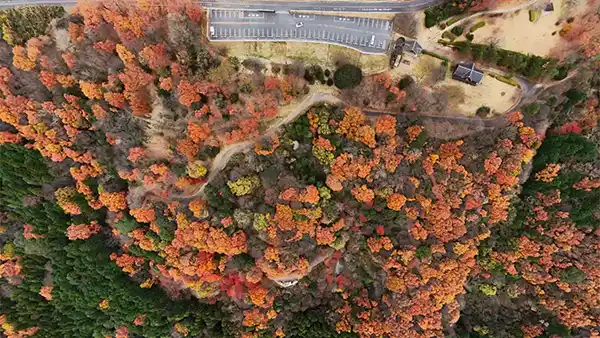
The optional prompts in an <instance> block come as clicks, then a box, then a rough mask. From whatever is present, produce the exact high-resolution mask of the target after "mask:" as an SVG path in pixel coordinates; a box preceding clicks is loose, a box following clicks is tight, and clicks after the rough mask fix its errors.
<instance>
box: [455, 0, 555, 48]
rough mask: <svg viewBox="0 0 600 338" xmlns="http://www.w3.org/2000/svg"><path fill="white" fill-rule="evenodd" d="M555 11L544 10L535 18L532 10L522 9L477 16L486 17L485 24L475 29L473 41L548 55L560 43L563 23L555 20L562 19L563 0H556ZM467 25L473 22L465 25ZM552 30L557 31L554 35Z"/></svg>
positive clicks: (540, 3) (475, 20)
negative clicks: (532, 18)
mask: <svg viewBox="0 0 600 338" xmlns="http://www.w3.org/2000/svg"><path fill="white" fill-rule="evenodd" d="M545 3H546V2H541V1H540V2H538V4H539V5H534V6H533V7H532V8H539V7H541V6H543V4H545ZM553 3H554V6H555V11H553V12H549V13H543V12H542V14H541V15H540V17H539V18H538V20H537V21H536V22H530V21H529V10H527V9H522V10H520V11H518V12H515V13H510V14H504V15H503V16H501V17H495V18H490V17H486V16H481V17H478V18H476V19H474V22H472V23H471V24H475V22H478V21H485V22H486V25H485V26H484V27H482V28H479V29H478V30H476V31H475V32H474V33H473V35H475V39H474V40H473V42H475V43H482V44H490V43H497V44H498V47H500V48H504V49H508V50H514V51H518V52H521V53H531V54H535V55H540V56H547V55H549V54H550V51H551V50H552V48H554V46H556V45H557V44H559V43H560V41H561V37H560V35H559V34H558V31H559V30H560V26H555V23H556V22H557V21H559V20H560V19H561V15H562V14H561V13H562V11H561V7H562V3H563V1H562V0H554V1H553ZM465 27H466V28H467V29H468V27H470V25H465ZM553 32H556V33H555V34H554V35H552V33H553Z"/></svg>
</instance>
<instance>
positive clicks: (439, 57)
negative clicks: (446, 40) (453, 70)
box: [423, 50, 450, 63]
mask: <svg viewBox="0 0 600 338" xmlns="http://www.w3.org/2000/svg"><path fill="white" fill-rule="evenodd" d="M423 54H425V55H429V56H433V57H434V58H436V59H440V60H442V61H446V63H449V62H450V61H449V60H448V58H447V57H445V56H441V55H439V54H436V53H434V52H430V51H428V50H424V51H423Z"/></svg>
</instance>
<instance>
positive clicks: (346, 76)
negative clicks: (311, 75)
mask: <svg viewBox="0 0 600 338" xmlns="http://www.w3.org/2000/svg"><path fill="white" fill-rule="evenodd" d="M362 76H363V75H362V70H361V69H360V68H358V67H356V66H354V65H351V64H345V65H343V66H341V67H340V68H338V69H336V71H335V74H333V79H334V83H335V86H336V87H338V88H339V89H346V88H354V87H356V86H358V85H359V84H360V82H361V81H362Z"/></svg>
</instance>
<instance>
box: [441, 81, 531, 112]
mask: <svg viewBox="0 0 600 338" xmlns="http://www.w3.org/2000/svg"><path fill="white" fill-rule="evenodd" d="M433 88H434V89H436V90H444V91H446V92H447V93H448V96H449V97H448V99H449V102H448V104H449V105H450V107H451V111H455V112H456V113H457V114H461V115H465V116H472V115H474V114H475V112H476V111H477V108H479V107H481V106H487V107H490V108H491V109H492V111H491V114H492V115H494V114H503V113H504V112H505V111H506V110H508V109H509V108H510V107H512V105H513V104H514V103H515V102H516V100H518V98H519V92H520V89H518V88H517V87H513V86H511V85H508V84H506V83H504V82H500V81H498V80H496V79H494V78H492V77H489V76H486V77H485V78H484V79H483V82H482V83H480V84H479V85H477V86H471V85H468V84H466V83H463V82H460V81H456V80H452V79H447V80H445V81H442V82H440V83H438V84H436V85H435V86H434V87H433Z"/></svg>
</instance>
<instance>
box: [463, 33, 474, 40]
mask: <svg viewBox="0 0 600 338" xmlns="http://www.w3.org/2000/svg"><path fill="white" fill-rule="evenodd" d="M465 38H467V40H469V41H473V39H474V38H475V35H473V34H472V33H467V35H465Z"/></svg>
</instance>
